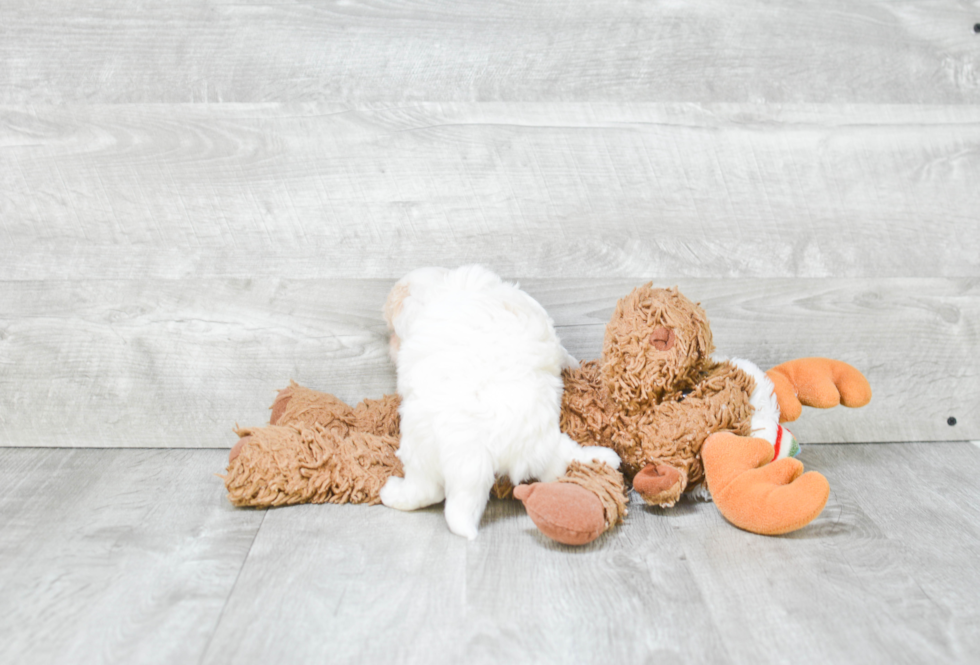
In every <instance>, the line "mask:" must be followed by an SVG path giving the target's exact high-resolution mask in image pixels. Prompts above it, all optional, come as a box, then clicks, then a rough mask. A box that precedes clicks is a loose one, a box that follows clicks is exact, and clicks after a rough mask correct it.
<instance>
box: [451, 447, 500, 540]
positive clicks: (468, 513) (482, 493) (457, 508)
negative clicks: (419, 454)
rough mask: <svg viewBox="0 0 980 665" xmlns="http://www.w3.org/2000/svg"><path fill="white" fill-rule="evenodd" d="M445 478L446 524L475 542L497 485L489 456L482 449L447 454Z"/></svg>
mask: <svg viewBox="0 0 980 665" xmlns="http://www.w3.org/2000/svg"><path fill="white" fill-rule="evenodd" d="M443 474H444V475H445V477H446V511H445V514H446V524H448V525H449V530H450V531H452V532H453V533H455V534H456V535H458V536H463V537H464V538H468V539H470V540H473V539H474V538H476V535H477V532H478V531H479V528H480V518H482V517H483V511H484V509H485V508H486V507H487V500H488V499H489V497H490V488H491V487H493V483H494V471H493V460H492V459H491V457H490V453H488V452H487V451H486V450H484V449H483V447H482V446H480V445H467V446H464V447H458V448H455V449H453V450H450V451H447V454H445V455H444V458H443Z"/></svg>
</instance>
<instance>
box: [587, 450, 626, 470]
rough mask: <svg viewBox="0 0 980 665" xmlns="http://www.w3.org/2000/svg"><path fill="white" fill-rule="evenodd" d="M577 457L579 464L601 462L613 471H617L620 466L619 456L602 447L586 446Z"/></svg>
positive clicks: (613, 451)
mask: <svg viewBox="0 0 980 665" xmlns="http://www.w3.org/2000/svg"><path fill="white" fill-rule="evenodd" d="M577 457H578V461H579V462H585V463H589V462H602V463H603V464H608V465H609V466H611V467H612V468H613V469H618V468H619V464H620V459H619V455H617V454H616V451H615V450H613V449H612V448H605V447H603V446H586V447H584V448H582V452H581V453H580V454H579V455H578V456H577Z"/></svg>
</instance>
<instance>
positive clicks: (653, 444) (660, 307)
mask: <svg viewBox="0 0 980 665" xmlns="http://www.w3.org/2000/svg"><path fill="white" fill-rule="evenodd" d="M713 351H714V344H713V342H712V336H711V329H710V328H709V326H708V319H707V316H706V315H705V313H704V310H702V309H701V307H700V306H698V305H696V304H694V303H692V302H691V301H690V300H688V299H687V298H685V297H684V296H683V295H681V293H680V292H679V291H677V289H676V288H675V289H654V288H652V287H651V285H649V284H647V285H645V286H642V287H640V288H638V289H635V290H634V291H633V292H632V293H630V294H629V295H628V296H627V297H625V298H623V299H622V300H620V301H619V303H618V304H617V306H616V311H615V313H614V314H613V317H612V320H611V321H610V322H609V325H608V326H607V327H606V337H605V343H604V348H603V356H602V359H601V360H599V361H591V362H587V363H583V364H582V366H581V367H580V368H579V369H574V370H565V372H564V374H563V377H564V379H565V392H564V395H563V398H562V411H561V427H562V430H564V431H565V432H566V433H567V434H568V435H569V436H570V437H572V438H573V439H575V440H576V441H578V442H580V443H582V444H583V445H601V446H607V447H609V448H612V449H614V450H615V451H616V452H617V453H619V456H620V458H621V459H622V460H623V466H622V471H623V473H624V474H625V475H626V477H627V479H629V480H630V481H632V479H633V477H634V476H635V475H636V474H637V473H638V472H639V471H640V470H642V469H643V468H644V467H646V466H647V465H650V464H668V465H670V466H672V467H674V468H676V469H677V470H678V471H680V483H681V486H680V487H679V488H678V489H677V491H676V492H675V493H674V494H675V495H679V493H680V492H683V491H685V490H689V489H693V488H694V487H695V486H696V485H697V484H699V483H700V482H701V481H702V480H703V479H704V469H703V464H702V462H701V456H700V452H701V447H702V446H703V445H704V442H705V439H707V438H708V436H709V435H711V434H713V433H714V432H732V433H735V434H740V435H747V434H748V433H749V431H750V423H751V420H752V406H751V404H750V403H749V398H750V396H751V394H752V391H753V389H754V388H755V381H754V380H753V379H752V377H750V376H748V375H747V374H746V373H744V372H742V371H741V370H740V369H738V368H737V367H735V366H734V365H733V364H731V363H729V362H721V363H717V362H714V361H712V360H711V358H710V354H711V353H712V352H713ZM673 500H676V496H675V498H674V499H673ZM670 503H672V501H671V500H667V501H665V504H670Z"/></svg>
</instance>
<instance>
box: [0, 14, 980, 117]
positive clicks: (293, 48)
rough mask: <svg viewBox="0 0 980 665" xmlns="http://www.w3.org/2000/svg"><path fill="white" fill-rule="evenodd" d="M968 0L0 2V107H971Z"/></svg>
mask: <svg viewBox="0 0 980 665" xmlns="http://www.w3.org/2000/svg"><path fill="white" fill-rule="evenodd" d="M978 9H980V8H978V4H977V2H976V1H975V0H973V1H971V0H958V1H952V2H951V1H944V0H917V1H915V2H902V3H894V2H889V1H888V0H868V1H865V2H860V3H855V2H849V1H848V0H831V1H828V2H823V3H805V2H792V1H791V2H778V3H773V2H767V1H766V0H746V1H745V2H740V3H739V7H738V11H731V6H730V4H729V3H727V2H724V1H723V0H707V1H702V2H697V3H688V2H658V3H652V2H626V1H620V2H607V1H603V0H586V1H584V2H566V1H565V0H535V1H533V2H519V1H513V0H512V1H509V2H495V3H492V4H489V5H488V4H487V3H485V2H481V1H480V0H454V1H452V2H449V1H447V0H409V1H406V2H398V3H392V2H385V1H384V0H354V1H343V2H309V1H303V2H283V3H277V4H266V3H253V2H233V3H232V2H208V3H206V4H204V3H197V2H189V1H187V0H182V1H179V2H168V3H163V4H149V5H144V4H140V5H134V4H132V3H128V2H122V1H119V0H116V1H103V2H91V1H89V2H84V3H72V4H71V5H70V6H66V5H64V4H62V3H56V2H42V3H34V2H25V1H24V0H6V1H5V2H4V6H3V9H2V11H3V21H2V22H0V62H3V63H4V66H3V68H2V69H0V103H10V102H12V103H35V104H36V103H72V102H75V103H78V102H81V103H93V102H94V103H101V102H110V103H132V102H137V103H186V102H205V103H213V102H266V101H282V100H283V99H290V100H295V101H335V100H351V101H356V102H359V103H360V102H373V101H385V102H404V101H418V100H425V101H449V100H452V101H495V100H505V101H562V102H566V101H605V100H609V99H618V100H623V101H683V102H719V101H732V102H752V103H761V102H768V103H796V102H826V101H832V102H871V103H923V102H924V103H944V104H963V103H976V102H978V101H980V77H978V73H980V59H978V55H977V47H976V41H975V40H976V37H975V35H974V34H973V31H972V26H973V24H974V23H975V22H976V21H977V15H978V13H980V11H978Z"/></svg>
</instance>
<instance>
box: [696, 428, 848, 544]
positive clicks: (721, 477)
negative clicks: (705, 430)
mask: <svg viewBox="0 0 980 665" xmlns="http://www.w3.org/2000/svg"><path fill="white" fill-rule="evenodd" d="M773 454H774V453H773V447H772V446H771V445H770V444H769V442H768V441H765V440H764V439H755V438H749V437H744V436H738V435H736V434H732V433H730V432H719V433H716V434H712V435H711V436H710V437H708V440H707V441H705V443H704V447H703V448H702V449H701V458H702V460H703V462H704V473H705V481H706V482H707V485H708V490H709V491H710V492H711V498H712V499H713V500H714V503H715V505H716V506H718V510H719V511H720V512H721V514H722V515H723V516H724V517H725V519H727V520H728V521H729V522H731V523H732V524H734V525H735V526H737V527H738V528H740V529H744V530H746V531H751V532H752V533H759V534H763V535H770V536H774V535H779V534H783V533H789V532H790V531H795V530H797V529H800V528H802V527H804V526H806V525H807V524H809V523H810V522H812V521H813V520H814V519H815V518H816V517H817V515H819V514H820V512H821V511H822V510H823V508H824V506H825V505H826V504H827V498H828V497H829V496H830V485H829V484H828V483H827V479H826V478H824V477H823V476H822V475H821V474H819V473H817V472H815V471H809V472H807V473H803V464H801V463H800V461H799V460H797V459H795V458H792V457H787V458H784V459H781V460H777V461H775V462H772V458H773Z"/></svg>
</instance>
